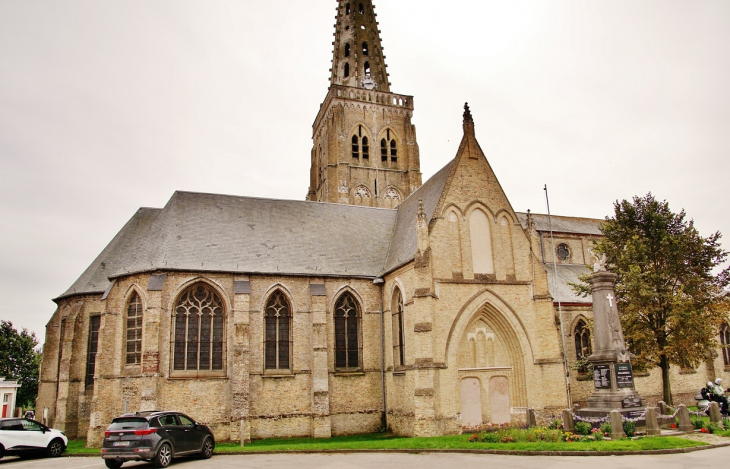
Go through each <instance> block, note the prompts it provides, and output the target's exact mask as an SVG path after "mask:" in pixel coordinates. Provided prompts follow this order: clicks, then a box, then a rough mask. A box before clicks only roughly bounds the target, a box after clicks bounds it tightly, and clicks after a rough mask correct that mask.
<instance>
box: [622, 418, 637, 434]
mask: <svg viewBox="0 0 730 469" xmlns="http://www.w3.org/2000/svg"><path fill="white" fill-rule="evenodd" d="M624 433H626V436H627V437H629V438H631V437H632V436H634V435H635V434H636V424H635V423H634V422H631V421H629V420H627V421H625V422H624Z"/></svg>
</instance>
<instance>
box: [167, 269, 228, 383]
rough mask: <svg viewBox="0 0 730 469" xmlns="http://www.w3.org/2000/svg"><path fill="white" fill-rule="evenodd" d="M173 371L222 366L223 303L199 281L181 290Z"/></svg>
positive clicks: (221, 367) (176, 323) (223, 335)
mask: <svg viewBox="0 0 730 469" xmlns="http://www.w3.org/2000/svg"><path fill="white" fill-rule="evenodd" d="M174 316H175V318H174V324H175V330H174V333H175V339H174V342H175V345H174V352H173V370H179V371H203V370H222V369H223V345H224V337H225V334H224V333H223V326H224V310H223V302H222V301H221V299H220V297H219V296H218V294H217V293H216V292H215V291H214V290H213V288H211V287H210V286H208V285H206V284H203V283H199V284H196V285H193V286H192V287H190V288H188V289H187V290H185V291H184V292H183V294H182V295H181V296H180V299H179V300H178V302H177V306H176V307H175V311H174Z"/></svg>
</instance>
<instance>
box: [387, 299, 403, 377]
mask: <svg viewBox="0 0 730 469" xmlns="http://www.w3.org/2000/svg"><path fill="white" fill-rule="evenodd" d="M390 311H391V316H392V317H393V367H398V366H403V365H405V363H406V357H405V353H404V352H405V350H404V348H403V295H401V292H400V289H396V290H395V294H394V295H393V303H392V305H391V309H390Z"/></svg>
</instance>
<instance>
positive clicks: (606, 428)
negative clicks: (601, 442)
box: [600, 422, 611, 436]
mask: <svg viewBox="0 0 730 469" xmlns="http://www.w3.org/2000/svg"><path fill="white" fill-rule="evenodd" d="M600 429H601V431H602V432H603V434H604V435H605V436H608V435H610V434H611V424H610V423H608V422H603V423H602V424H601V426H600Z"/></svg>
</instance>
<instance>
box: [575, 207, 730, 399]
mask: <svg viewBox="0 0 730 469" xmlns="http://www.w3.org/2000/svg"><path fill="white" fill-rule="evenodd" d="M614 212H615V213H614V217H613V218H609V217H606V222H605V223H603V224H602V227H601V231H602V232H603V235H604V237H603V238H602V239H600V240H599V241H597V242H596V245H595V251H596V252H597V253H598V254H606V259H607V268H608V270H610V271H612V272H613V273H615V274H617V275H618V278H617V281H616V298H617V306H618V311H619V315H620V317H621V325H622V326H623V330H624V337H625V339H626V342H627V346H628V349H629V350H630V351H631V352H633V353H634V354H636V359H635V363H636V365H637V367H638V368H644V367H646V368H651V367H654V366H658V367H660V368H661V370H662V384H663V394H664V401H665V402H667V403H668V404H671V403H672V397H671V385H670V380H669V367H670V364H674V365H678V366H681V367H696V366H697V365H699V364H700V362H702V361H703V360H705V359H706V356H707V355H706V354H707V352H708V350H709V349H711V348H715V347H717V346H718V343H717V331H718V328H719V326H720V324H721V323H722V322H723V321H724V320H726V318H727V314H728V306H729V305H730V302H729V301H728V300H729V298H728V295H727V294H726V292H725V290H724V289H725V287H726V286H727V285H728V282H729V281H730V267H728V268H725V269H724V270H719V266H720V264H722V263H723V262H724V261H725V259H726V257H727V252H725V251H723V250H722V248H721V247H720V243H719V240H720V237H721V234H720V233H719V232H717V233H714V234H712V235H710V236H708V237H706V238H704V237H702V236H700V234H699V233H698V231H697V229H696V228H695V227H694V223H693V221H692V220H689V221H687V220H685V212H684V210H682V211H681V212H679V213H673V212H672V211H671V210H670V209H669V204H668V203H667V202H666V201H662V202H660V201H657V200H656V199H655V198H654V196H653V195H652V194H651V193H649V194H647V195H646V196H644V197H634V199H633V201H632V202H629V201H627V200H624V201H622V202H618V201H617V202H615V203H614ZM718 270H719V272H718ZM579 289H580V290H581V291H583V292H584V293H585V292H590V289H589V288H588V286H587V285H585V284H583V285H581V286H580V288H579Z"/></svg>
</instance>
